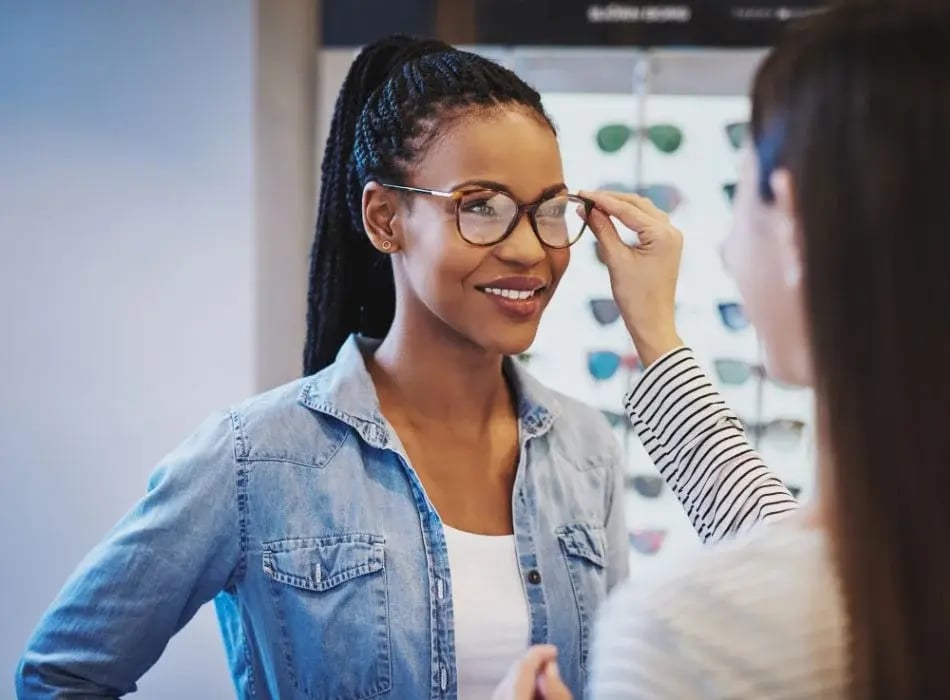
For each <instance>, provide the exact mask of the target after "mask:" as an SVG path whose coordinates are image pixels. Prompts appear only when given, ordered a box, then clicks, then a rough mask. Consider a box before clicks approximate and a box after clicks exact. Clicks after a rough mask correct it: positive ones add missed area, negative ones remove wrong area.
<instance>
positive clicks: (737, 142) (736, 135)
mask: <svg viewBox="0 0 950 700" xmlns="http://www.w3.org/2000/svg"><path fill="white" fill-rule="evenodd" d="M748 137H749V122H730V123H729V124H726V138H727V139H729V143H730V144H732V147H733V148H734V149H736V150H737V151H738V150H739V149H740V148H742V144H744V143H745V140H746V139H747V138H748Z"/></svg>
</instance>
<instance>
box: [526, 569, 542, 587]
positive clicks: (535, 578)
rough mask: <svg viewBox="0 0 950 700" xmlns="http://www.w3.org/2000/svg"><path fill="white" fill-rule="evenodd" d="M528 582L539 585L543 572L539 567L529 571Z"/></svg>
mask: <svg viewBox="0 0 950 700" xmlns="http://www.w3.org/2000/svg"><path fill="white" fill-rule="evenodd" d="M528 583H530V584H533V585H535V586H537V585H538V584H539V583H541V573H540V572H539V571H538V570H537V569H531V571H529V572H528Z"/></svg>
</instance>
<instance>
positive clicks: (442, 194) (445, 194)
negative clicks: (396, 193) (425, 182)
mask: <svg viewBox="0 0 950 700" xmlns="http://www.w3.org/2000/svg"><path fill="white" fill-rule="evenodd" d="M383 187H387V188H389V189H391V190H403V191H404V192H418V193H419V194H431V195H434V196H436V197H447V198H449V199H451V198H453V197H454V196H455V193H454V192H442V191H440V190H426V189H423V188H421V187H408V186H407V185H389V184H384V185H383Z"/></svg>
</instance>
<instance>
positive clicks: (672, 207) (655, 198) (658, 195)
mask: <svg viewBox="0 0 950 700" xmlns="http://www.w3.org/2000/svg"><path fill="white" fill-rule="evenodd" d="M598 189H601V190H606V191H607V192H623V193H626V194H638V195H640V196H641V197H646V198H647V199H649V200H650V201H651V202H653V204H654V205H655V206H656V207H657V209H660V210H662V211H664V212H666V213H667V214H672V213H673V212H674V211H676V210H677V209H678V208H679V206H680V204H682V203H683V200H684V197H683V193H682V192H681V191H680V190H679V188H678V187H677V186H676V185H642V186H640V187H635V186H634V185H625V184H623V183H621V182H605V183H603V184H602V185H600V187H599V188H598Z"/></svg>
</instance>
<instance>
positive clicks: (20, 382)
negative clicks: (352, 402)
mask: <svg viewBox="0 0 950 700" xmlns="http://www.w3.org/2000/svg"><path fill="white" fill-rule="evenodd" d="M268 4H269V3H264V4H262V5H261V7H262V8H263V7H266V6H267V5H268ZM288 4H289V5H291V6H293V7H296V8H297V10H298V11H300V12H304V14H306V11H307V9H308V8H309V9H310V11H311V14H310V18H311V19H312V5H313V3H312V2H306V1H305V0H302V1H301V2H294V3H288ZM261 12H262V10H261V8H259V7H258V6H257V3H255V2H252V0H202V2H199V3H196V2H191V0H163V1H162V2H134V3H132V2H127V1H126V0H84V1H83V2H71V1H66V0H60V1H52V0H33V1H32V2H25V1H24V2H9V1H8V0H0V562H2V564H0V567H2V570H0V697H8V696H12V677H13V670H14V668H15V664H16V662H17V659H18V657H19V655H20V653H21V651H22V648H23V645H24V643H25V641H26V638H27V636H28V635H29V633H30V631H31V629H32V628H33V626H34V625H35V623H36V622H37V620H38V618H39V616H40V614H41V613H42V611H43V609H44V608H45V607H46V606H47V605H48V603H49V602H50V601H51V600H52V598H53V597H54V595H55V594H56V592H57V590H58V589H59V587H60V586H61V585H62V583H63V582H64V580H65V579H66V577H67V576H68V574H69V573H70V571H71V570H72V569H73V567H74V566H75V565H76V563H77V562H78V561H79V559H80V558H81V556H82V555H83V554H84V553H85V551H86V550H88V549H89V548H90V547H91V546H92V545H93V544H94V543H95V542H96V541H97V540H99V539H100V538H101V536H102V535H103V534H104V533H105V532H106V530H107V529H108V528H109V527H110V526H111V525H112V524H113V523H114V522H115V521H116V520H117V519H118V518H119V517H120V516H121V515H122V513H123V512H124V511H125V510H126V509H127V508H128V507H129V506H130V504H131V503H133V502H134V501H135V500H136V499H137V498H138V497H139V496H140V495H141V494H142V493H143V490H144V486H145V483H146V478H147V475H148V474H149V472H150V471H151V469H152V468H153V466H154V464H155V463H156V461H157V460H158V459H159V458H160V457H161V456H162V455H163V454H164V453H165V452H167V451H168V450H169V449H170V448H172V447H173V446H174V445H175V444H176V443H177V442H178V441H179V440H181V439H182V438H183V437H184V436H185V435H186V434H187V433H188V432H189V431H190V430H191V429H192V428H193V427H194V426H195V425H196V423H197V422H198V421H199V420H200V419H201V418H202V417H203V416H205V415H206V414H207V413H209V412H210V411H212V410H214V409H216V408H219V407H221V406H224V405H227V404H229V403H230V402H233V401H235V400H238V399H240V398H242V397H244V396H247V395H249V394H252V393H254V392H255V391H257V390H258V389H260V388H261V387H262V385H265V384H274V383H276V382H278V381H283V380H285V379H289V378H290V377H292V376H294V374H296V373H297V372H298V371H299V357H300V345H299V343H300V338H301V337H302V323H303V319H302V309H303V306H302V303H303V297H302V295H303V289H302V287H301V284H302V281H303V279H304V277H303V271H304V270H305V269H306V260H305V254H306V250H305V245H304V244H305V240H306V237H307V235H308V234H309V230H310V227H311V222H310V221H309V212H310V211H311V210H312V202H310V201H309V200H310V197H311V196H312V179H313V177H312V172H309V171H308V169H307V167H302V166H300V164H299V163H298V162H295V161H294V158H295V154H296V157H297V158H299V157H300V156H299V153H297V151H298V149H300V148H303V149H306V148H311V149H312V145H310V144H311V142H312V128H310V127H309V126H308V124H309V122H308V118H307V117H306V116H304V117H301V116H300V115H299V114H296V112H297V111H298V110H300V109H301V108H303V107H306V109H309V110H310V112H311V113H312V108H313V104H312V102H313V101H312V96H310V95H308V94H307V92H306V90H307V87H306V85H307V82H308V80H311V79H312V75H309V76H305V77H303V78H301V79H298V80H296V81H295V80H288V81H287V82H288V83H294V84H292V85H288V84H285V86H284V87H285V89H284V90H282V91H279V94H274V93H273V91H272V94H270V95H269V97H268V99H270V100H272V101H276V102H278V103H279V104H277V105H276V106H273V105H272V106H271V107H266V106H265V107H261V105H260V104H259V103H257V102H259V100H260V95H261V94H262V91H261V90H260V85H259V84H258V83H257V78H258V77H262V76H266V75H268V74H271V75H273V74H279V73H280V72H281V68H280V65H279V63H280V61H284V62H285V63H290V62H293V61H297V62H298V63H299V62H300V61H301V60H302V59H306V58H308V57H309V58H310V59H311V60H312V30H313V29H312V21H311V24H310V27H309V29H307V31H298V32H296V34H295V35H294V39H293V41H296V42H298V44H296V45H297V46H298V48H299V47H300V44H299V42H302V41H307V40H310V41H311V43H310V45H309V46H307V47H305V50H302V51H301V50H298V51H297V52H296V53H293V52H289V53H288V52H287V51H284V53H283V54H281V55H278V56H276V57H274V56H271V58H270V59H269V60H270V63H269V64H268V67H267V68H266V69H265V70H261V71H258V70H257V68H256V62H257V61H258V59H259V58H260V54H261V53H262V51H263V53H266V48H267V47H273V46H274V45H275V42H274V40H273V37H271V38H267V37H261V36H258V35H257V31H258V26H259V24H261V25H262V26H263V25H267V26H271V27H281V26H283V27H285V28H286V26H287V22H286V21H282V22H281V21H278V22H276V23H270V24H268V23H267V22H264V23H260V22H259V19H260V16H261V14H260V13H261ZM263 13H264V14H266V11H263ZM304 19H305V20H306V16H305V17H304ZM308 37H309V39H308ZM278 43H279V42H278ZM259 48H260V49H261V51H259ZM274 61H277V62H278V64H275V63H274ZM311 84H312V82H311ZM281 100H283V102H282V103H281ZM307 100H309V105H304V103H305V102H306V101H307ZM256 101H257V102H256ZM295 114H296V116H295ZM311 118H312V114H311ZM288 130H289V131H288ZM277 132H279V133H280V135H279V136H274V135H273V134H274V133H277ZM295 134H296V136H294V135H295ZM295 139H296V140H295ZM308 139H309V140H308ZM274 143H278V144H283V146H282V148H283V150H282V151H279V152H277V153H276V154H275V153H274V152H273V149H271V148H270V147H269V146H268V145H267V144H274ZM262 148H263V149H264V150H263V151H262V150H261V149H262ZM256 160H259V161H264V162H266V163H267V164H268V171H267V173H265V174H263V175H262V176H261V177H255V161H256ZM304 160H306V162H307V163H311V162H312V159H311V157H310V155H309V154H306V157H305V158H304ZM288 177H289V178H291V180H292V181H293V183H292V184H290V185H287V186H285V187H284V188H283V191H284V195H283V197H284V199H283V200H279V201H276V200H275V196H277V195H275V194H274V192H275V191H276V190H277V189H280V188H275V187H274V186H273V182H274V179H275V178H276V179H278V180H280V179H283V180H284V181H286V180H287V178H288ZM281 201H282V202H283V206H281V205H280V202H281ZM287 210H290V211H292V212H293V214H292V215H288V214H286V213H285V214H283V215H282V216H279V217H276V218H274V217H270V218H268V216H267V214H266V212H267V211H271V212H273V211H287ZM261 211H263V212H264V214H260V212H261ZM269 241H276V243H274V244H273V246H272V245H270V243H269ZM272 249H273V250H276V251H277V252H276V253H274V252H273V250H272ZM261 251H264V253H263V254H262V253H261ZM275 269H276V270H283V271H284V273H285V278H284V279H285V281H284V282H283V284H282V286H281V287H280V288H279V289H278V290H277V291H276V292H275V291H273V290H274V289H275V288H274V287H273V286H267V285H266V280H267V279H271V278H275V277H276V275H275V274H274V272H273V271H274V270H275ZM258 282H262V283H264V285H263V287H266V288H264V289H263V291H261V289H259V288H258V286H257V285H258ZM278 295H286V296H287V297H288V300H287V306H288V309H289V311H287V312H286V313H285V314H284V316H281V317H279V318H277V319H276V320H273V321H270V322H267V323H264V322H262V321H261V320H260V319H261V318H262V317H267V318H274V312H273V309H274V308H275V306H277V305H278V299H277V296H278ZM140 688H141V692H140V693H139V694H137V695H136V697H143V698H156V699H158V698H161V699H162V700H165V699H167V698H176V699H177V698H181V699H183V700H188V699H190V698H202V699H204V698H222V697H233V690H232V687H231V682H230V678H229V676H228V673H227V669H226V667H225V663H224V654H223V651H222V647H221V643H220V640H219V636H218V632H217V626H216V622H215V620H214V616H213V611H212V610H211V609H210V607H206V608H204V609H202V610H201V611H200V612H199V614H198V616H197V617H196V619H195V620H194V621H193V622H192V623H191V624H190V625H189V626H188V627H187V628H186V629H185V630H184V631H183V632H182V633H181V634H180V635H179V636H178V637H176V638H175V639H174V640H173V641H172V643H171V645H170V646H169V648H168V650H167V652H166V654H165V656H164V657H163V658H162V660H161V661H160V662H159V663H158V664H157V665H156V667H155V668H154V669H153V670H152V671H151V672H149V674H147V675H146V677H145V678H144V679H143V681H142V683H141V685H140Z"/></svg>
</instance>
